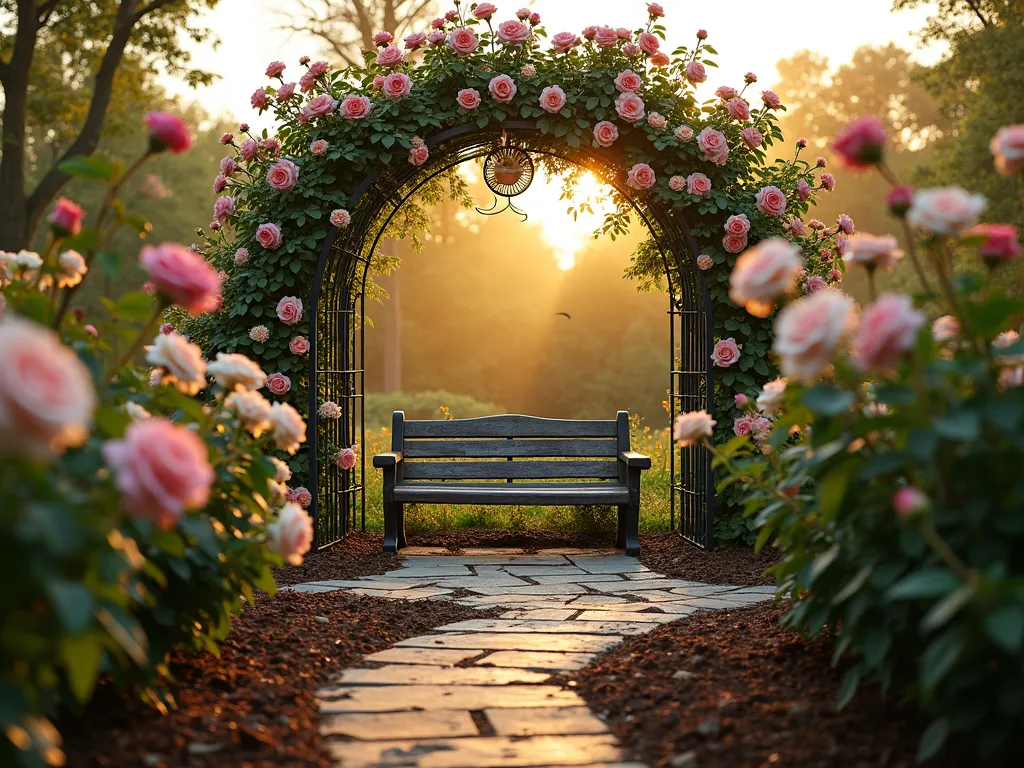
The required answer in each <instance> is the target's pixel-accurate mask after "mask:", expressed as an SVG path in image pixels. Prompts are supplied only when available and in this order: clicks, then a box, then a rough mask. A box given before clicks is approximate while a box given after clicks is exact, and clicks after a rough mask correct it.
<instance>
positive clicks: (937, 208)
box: [907, 187, 986, 235]
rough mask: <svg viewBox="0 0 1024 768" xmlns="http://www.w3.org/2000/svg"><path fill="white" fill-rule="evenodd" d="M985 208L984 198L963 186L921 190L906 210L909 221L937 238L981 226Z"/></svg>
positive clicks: (915, 194)
mask: <svg viewBox="0 0 1024 768" xmlns="http://www.w3.org/2000/svg"><path fill="white" fill-rule="evenodd" d="M985 206H986V202H985V198H984V197H983V196H982V195H972V194H971V193H970V192H968V191H967V190H966V189H962V188H960V187H938V188H933V189H919V190H918V191H917V192H915V193H914V199H913V202H911V204H910V210H908V211H907V222H908V223H909V224H910V226H912V227H918V228H920V229H923V230H925V231H927V232H931V233H933V234H936V235H957V234H959V233H960V232H962V231H963V230H965V229H968V228H969V227H973V226H974V225H975V224H977V223H978V217H979V216H981V213H982V211H984V210H985Z"/></svg>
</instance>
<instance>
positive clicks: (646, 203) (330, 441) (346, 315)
mask: <svg viewBox="0 0 1024 768" xmlns="http://www.w3.org/2000/svg"><path fill="white" fill-rule="evenodd" d="M503 137H508V138H510V139H511V140H512V141H513V142H514V143H515V145H516V146H518V147H521V148H522V149H525V150H526V151H528V152H529V153H530V154H532V155H545V156H548V157H552V158H558V159H561V160H564V161H567V162H571V163H575V164H577V165H580V166H582V167H584V168H585V169H587V170H589V171H590V172H591V173H593V174H594V175H595V176H597V177H598V178H599V179H601V181H603V182H605V183H607V184H609V185H611V186H612V187H614V188H615V189H616V190H617V191H618V192H619V193H620V194H622V195H623V196H624V197H625V198H626V199H627V200H628V201H629V202H630V205H631V207H632V209H633V211H634V212H635V213H636V214H637V216H638V217H639V218H640V220H641V222H642V223H643V224H644V226H646V227H647V229H648V230H649V231H650V232H651V234H652V235H653V237H654V239H655V242H656V243H657V246H658V250H659V252H660V255H661V259H662V266H663V267H664V269H665V275H666V278H667V280H668V292H669V311H668V315H669V325H670V373H669V376H670V387H669V392H670V408H669V411H670V413H669V416H670V425H671V423H672V422H673V421H674V420H675V416H676V414H677V413H681V412H684V411H689V410H694V409H698V408H705V409H707V410H708V412H709V413H710V412H712V410H713V401H714V396H713V392H714V377H713V369H712V368H711V365H710V362H711V347H712V340H713V332H714V322H713V306H712V304H711V300H710V295H709V291H708V286H707V284H706V280H705V276H704V273H703V272H701V271H700V270H699V269H698V268H697V263H696V262H697V256H698V255H699V254H700V248H699V246H698V244H697V241H696V240H695V238H694V236H693V234H692V233H691V231H690V228H689V226H688V225H687V222H686V220H685V218H684V217H683V215H682V212H680V211H677V210H675V209H674V208H673V207H672V206H671V205H669V204H667V203H666V202H664V201H661V200H659V199H655V198H653V196H652V197H641V196H638V195H636V194H634V193H633V191H632V190H630V189H628V188H626V187H624V186H623V185H622V183H621V176H622V170H623V169H621V168H619V167H617V166H616V165H614V164H613V163H610V162H609V161H608V159H607V158H604V157H601V156H600V155H598V154H597V153H596V152H594V151H591V150H590V148H586V147H579V148H573V147H570V146H568V144H567V143H566V142H564V141H560V140H559V139H557V138H555V137H552V136H548V135H543V134H542V133H541V132H540V130H539V128H538V127H537V125H536V123H534V122H531V121H509V122H505V123H502V124H500V125H496V126H488V127H485V128H483V129H481V128H478V127H477V126H476V125H474V124H469V125H462V126H457V127H454V128H450V129H448V130H446V131H444V132H442V133H440V134H438V135H437V136H434V137H433V138H431V139H428V140H427V142H426V143H427V146H428V147H429V148H430V158H429V160H428V161H427V163H425V164H424V165H423V166H421V167H416V166H413V165H411V164H404V165H402V166H401V167H390V166H386V167H382V168H380V169H378V170H376V171H374V172H372V173H370V174H368V175H367V177H366V178H365V179H364V180H363V181H362V183H361V184H360V185H359V187H358V188H357V189H356V190H355V192H353V194H352V195H351V197H350V200H349V211H350V212H351V215H352V219H351V223H350V224H349V226H348V228H347V229H345V230H338V229H336V228H334V227H332V228H331V231H330V233H329V235H328V237H327V239H326V240H325V241H324V244H323V246H322V248H321V250H320V258H319V262H318V264H317V269H316V273H315V276H314V280H313V285H312V288H311V291H310V297H309V307H310V313H309V342H310V350H309V418H308V420H307V430H308V440H309V480H308V485H307V487H308V489H309V491H310V494H311V496H312V499H313V502H312V505H311V507H310V514H311V515H312V516H313V519H314V520H315V521H316V535H315V538H314V544H313V548H314V551H316V550H318V549H322V548H324V547H327V546H330V545H332V544H334V543H336V542H338V541H341V540H343V539H344V538H345V537H346V536H347V535H348V533H349V531H350V526H351V528H355V527H356V518H357V514H358V515H359V516H360V517H361V520H362V526H363V528H364V529H365V524H366V496H365V489H364V486H363V485H362V478H364V477H365V476H366V465H367V461H366V456H365V453H364V452H363V451H360V456H359V471H358V472H357V471H356V470H355V468H353V469H352V470H342V469H340V468H338V467H336V466H335V464H334V461H333V457H334V454H335V453H336V452H337V451H338V450H340V449H341V448H343V447H347V446H349V445H352V444H354V443H359V445H360V446H363V445H365V421H364V414H365V408H364V398H363V392H364V384H365V368H364V367H363V365H364V363H363V360H364V345H363V327H362V323H361V322H360V318H361V317H362V313H363V310H364V302H365V295H366V281H367V279H368V276H369V267H370V264H371V261H372V259H373V254H374V253H376V251H377V248H378V246H379V244H380V241H381V239H382V238H383V236H384V234H385V232H386V231H387V229H388V226H389V225H390V223H391V221H392V220H393V219H394V217H395V216H396V215H397V214H398V212H399V210H400V209H401V207H402V206H403V205H404V204H405V203H406V202H407V201H408V200H409V199H410V198H411V197H412V196H413V195H415V194H416V192H417V191H418V190H419V189H420V188H421V187H422V186H423V185H424V184H426V183H427V182H428V181H430V180H431V179H432V178H434V177H435V176H437V175H439V174H441V173H444V172H445V171H447V170H449V169H451V168H454V167H455V166H457V165H459V164H461V163H464V162H467V161H470V160H474V159H477V158H481V157H485V156H486V155H488V154H489V153H490V152H491V151H493V149H494V148H495V146H496V145H497V144H498V143H499V142H500V141H501V140H502V138H503ZM325 400H332V401H334V402H336V403H338V404H339V405H340V406H341V411H342V416H341V418H339V419H324V418H322V417H320V415H319V414H318V412H317V411H318V408H319V404H320V403H322V402H323V401H325ZM671 456H672V459H671V474H672V491H671V493H672V499H671V516H672V521H671V522H672V527H673V529H676V530H678V532H679V533H680V535H682V536H683V537H684V538H685V539H687V540H688V541H690V542H692V543H693V544H695V545H697V546H698V547H701V548H707V547H710V546H711V543H712V540H713V512H714V490H713V489H714V483H713V479H712V472H711V457H710V455H709V454H708V452H707V450H706V449H705V448H704V447H703V446H694V447H690V448H675V449H674V450H673V451H671ZM677 511H678V515H677ZM677 519H678V524H677Z"/></svg>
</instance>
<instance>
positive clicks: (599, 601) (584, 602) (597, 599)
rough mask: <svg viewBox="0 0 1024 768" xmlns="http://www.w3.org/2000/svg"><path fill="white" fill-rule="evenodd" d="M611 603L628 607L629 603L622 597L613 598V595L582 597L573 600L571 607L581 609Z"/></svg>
mask: <svg viewBox="0 0 1024 768" xmlns="http://www.w3.org/2000/svg"><path fill="white" fill-rule="evenodd" d="M612 603H620V604H622V605H628V604H629V601H628V600H627V599H626V598H624V597H615V596H614V595H583V596H582V597H577V598H576V599H575V600H573V601H572V603H571V605H572V606H574V607H576V606H579V607H581V608H582V607H583V606H588V605H611V604H612Z"/></svg>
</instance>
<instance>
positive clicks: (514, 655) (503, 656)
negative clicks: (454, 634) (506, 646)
mask: <svg viewBox="0 0 1024 768" xmlns="http://www.w3.org/2000/svg"><path fill="white" fill-rule="evenodd" d="M593 658H594V654H592V653H553V652H548V651H495V652H494V653H491V654H488V655H487V656H484V657H483V658H482V659H480V661H478V662H477V665H478V666H481V667H484V666H488V665H491V666H495V667H516V668H518V669H540V670H545V669H546V670H551V671H555V670H564V671H572V670H576V669H582V668H583V667H585V666H586V665H587V664H589V663H590V661H591V659H593Z"/></svg>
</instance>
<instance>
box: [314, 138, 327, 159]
mask: <svg viewBox="0 0 1024 768" xmlns="http://www.w3.org/2000/svg"><path fill="white" fill-rule="evenodd" d="M327 148H328V144H327V142H326V141H324V140H323V139H317V140H316V141H314V142H313V143H312V144H310V145H309V151H310V152H311V153H312V154H314V155H324V154H327Z"/></svg>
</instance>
